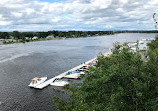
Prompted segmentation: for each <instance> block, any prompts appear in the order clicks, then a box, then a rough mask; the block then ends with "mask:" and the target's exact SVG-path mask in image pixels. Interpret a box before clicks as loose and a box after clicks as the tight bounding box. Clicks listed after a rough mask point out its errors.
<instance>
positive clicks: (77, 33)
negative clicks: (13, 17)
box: [0, 31, 114, 39]
mask: <svg viewBox="0 0 158 111" xmlns="http://www.w3.org/2000/svg"><path fill="white" fill-rule="evenodd" d="M109 34H114V32H113V31H48V32H18V31H13V32H0V39H9V38H14V39H23V38H25V37H28V38H33V37H34V36H37V37H38V38H46V37H48V36H52V37H54V38H57V37H66V38H72V37H87V36H96V35H109Z"/></svg>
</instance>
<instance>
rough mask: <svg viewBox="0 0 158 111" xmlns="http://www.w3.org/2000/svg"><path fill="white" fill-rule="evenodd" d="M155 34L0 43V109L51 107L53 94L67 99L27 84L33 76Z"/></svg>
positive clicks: (27, 110) (47, 109)
mask: <svg viewBox="0 0 158 111" xmlns="http://www.w3.org/2000/svg"><path fill="white" fill-rule="evenodd" d="M154 37H155V34H132V33H130V34H128V33H124V34H115V35H107V36H100V37H88V38H70V39H65V40H50V41H40V42H30V43H25V44H10V45H1V46H0V111H54V110H55V106H54V103H53V99H52V98H53V96H58V97H61V98H64V99H66V98H67V96H66V95H64V94H63V93H62V92H60V91H59V90H62V89H61V88H56V87H52V86H48V87H46V88H45V89H43V90H37V89H32V88H29V87H28V84H29V83H30V80H31V79H32V78H34V77H35V76H39V77H41V76H45V75H47V76H48V78H51V77H54V76H56V75H58V74H60V73H63V72H64V71H66V70H69V69H71V68H73V67H75V66H77V65H79V64H81V63H83V62H85V61H88V60H90V59H92V58H94V57H96V56H97V55H98V54H99V53H100V52H102V53H104V52H108V51H109V48H112V46H113V43H114V42H116V41H118V42H120V43H123V42H127V41H130V42H135V41H136V40H140V39H143V38H154Z"/></svg>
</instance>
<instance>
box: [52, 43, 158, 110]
mask: <svg viewBox="0 0 158 111" xmlns="http://www.w3.org/2000/svg"><path fill="white" fill-rule="evenodd" d="M124 45H125V46H124ZM124 45H123V46H120V45H119V44H115V49H114V50H113V51H115V52H114V53H113V54H112V55H111V56H110V57H104V56H99V57H98V62H97V64H96V68H91V70H90V71H89V73H88V75H87V76H86V77H85V80H84V81H83V83H81V84H78V85H77V86H76V85H74V86H73V87H70V88H69V91H70V92H71V98H70V100H69V101H64V100H62V99H59V98H57V97H55V98H54V100H55V103H56V106H57V110H59V111H62V110H64V111H101V110H102V111H133V110H134V111H156V110H158V104H157V102H158V87H157V86H158V77H157V75H158V49H156V50H155V51H154V52H152V53H150V54H151V55H149V61H147V62H144V61H143V60H142V58H141V55H140V54H139V51H138V52H135V53H133V52H130V50H129V48H128V46H126V44H124ZM153 55H154V56H153ZM154 61H155V62H154Z"/></svg>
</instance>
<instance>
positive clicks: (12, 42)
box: [0, 37, 65, 45]
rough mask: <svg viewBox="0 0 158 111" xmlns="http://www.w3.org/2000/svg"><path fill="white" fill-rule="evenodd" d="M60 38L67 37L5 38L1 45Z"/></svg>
mask: <svg viewBox="0 0 158 111" xmlns="http://www.w3.org/2000/svg"><path fill="white" fill-rule="evenodd" d="M59 39H65V37H63V38H48V39H47V38H41V39H35V40H32V39H29V40H22V39H19V40H15V39H11V40H9V39H3V40H1V41H0V45H5V44H15V43H28V42H37V41H47V40H59Z"/></svg>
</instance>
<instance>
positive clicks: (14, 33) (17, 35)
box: [11, 31, 20, 39]
mask: <svg viewBox="0 0 158 111" xmlns="http://www.w3.org/2000/svg"><path fill="white" fill-rule="evenodd" d="M11 35H12V36H13V37H14V38H15V39H20V32H18V31H13V32H12V34H11Z"/></svg>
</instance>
